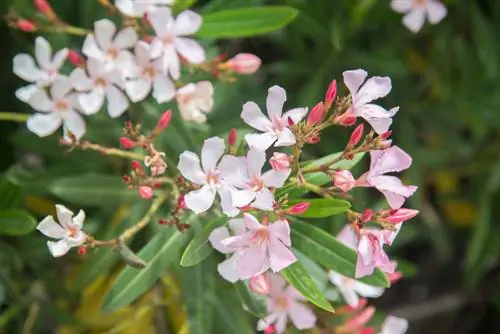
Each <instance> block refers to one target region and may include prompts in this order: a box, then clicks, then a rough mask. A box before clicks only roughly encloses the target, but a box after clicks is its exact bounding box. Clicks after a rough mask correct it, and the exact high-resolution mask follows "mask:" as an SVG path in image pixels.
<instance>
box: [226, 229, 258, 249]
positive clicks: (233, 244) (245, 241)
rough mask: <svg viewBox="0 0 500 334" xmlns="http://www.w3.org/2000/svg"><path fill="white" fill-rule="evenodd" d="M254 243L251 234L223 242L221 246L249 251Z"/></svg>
mask: <svg viewBox="0 0 500 334" xmlns="http://www.w3.org/2000/svg"><path fill="white" fill-rule="evenodd" d="M251 243H252V239H251V234H248V233H247V234H243V235H235V236H232V237H228V238H226V239H224V240H221V244H222V245H224V246H227V247H229V248H232V249H234V250H238V249H243V250H245V249H247V248H248V246H249V245H250V244H251Z"/></svg>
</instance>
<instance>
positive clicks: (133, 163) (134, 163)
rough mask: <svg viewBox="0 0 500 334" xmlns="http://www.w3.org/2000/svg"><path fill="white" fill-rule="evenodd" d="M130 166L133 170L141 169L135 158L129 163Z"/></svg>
mask: <svg viewBox="0 0 500 334" xmlns="http://www.w3.org/2000/svg"><path fill="white" fill-rule="evenodd" d="M130 167H132V169H133V170H141V169H142V166H141V163H140V162H139V161H137V160H134V161H132V163H131V164H130Z"/></svg>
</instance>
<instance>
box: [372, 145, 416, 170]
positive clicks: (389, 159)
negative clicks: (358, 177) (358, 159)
mask: <svg viewBox="0 0 500 334" xmlns="http://www.w3.org/2000/svg"><path fill="white" fill-rule="evenodd" d="M370 159H371V161H372V162H374V164H373V165H372V166H371V168H370V175H371V176H375V175H382V174H386V173H392V172H401V171H403V170H405V169H408V168H409V167H410V166H411V163H412V158H411V156H410V155H409V154H408V153H406V152H405V151H403V150H402V149H401V148H399V147H398V146H392V147H389V148H387V149H385V150H381V151H379V150H374V151H370Z"/></svg>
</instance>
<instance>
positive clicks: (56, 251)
mask: <svg viewBox="0 0 500 334" xmlns="http://www.w3.org/2000/svg"><path fill="white" fill-rule="evenodd" d="M47 246H48V247H49V252H50V254H52V256H53V257H59V256H63V255H64V254H66V253H67V252H68V251H69V250H70V249H71V246H70V245H69V244H68V242H67V241H66V240H64V239H62V240H59V241H57V242H54V241H47Z"/></svg>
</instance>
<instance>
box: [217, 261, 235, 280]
mask: <svg viewBox="0 0 500 334" xmlns="http://www.w3.org/2000/svg"><path fill="white" fill-rule="evenodd" d="M235 260H236V256H235V255H233V256H231V257H230V258H228V259H227V260H225V261H224V262H221V263H219V264H218V265H217V271H218V272H219V274H220V275H221V276H222V277H223V278H224V279H225V280H226V281H229V282H231V283H235V282H237V281H238V280H239V279H240V278H239V276H238V272H237V271H236V262H235Z"/></svg>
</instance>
